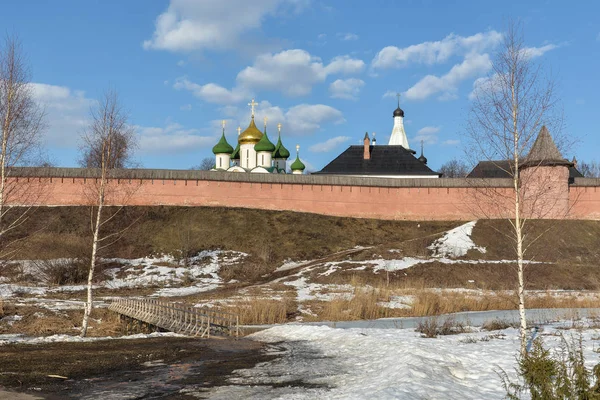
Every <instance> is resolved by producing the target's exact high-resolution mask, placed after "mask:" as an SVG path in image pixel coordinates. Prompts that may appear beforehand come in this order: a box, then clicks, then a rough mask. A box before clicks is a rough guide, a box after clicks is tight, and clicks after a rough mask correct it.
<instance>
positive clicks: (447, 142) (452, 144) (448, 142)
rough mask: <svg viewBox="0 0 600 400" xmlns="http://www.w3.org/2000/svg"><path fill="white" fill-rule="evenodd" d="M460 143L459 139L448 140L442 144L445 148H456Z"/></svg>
mask: <svg viewBox="0 0 600 400" xmlns="http://www.w3.org/2000/svg"><path fill="white" fill-rule="evenodd" d="M459 143H460V140H458V139H448V140H444V141H443V142H442V144H443V145H444V146H456V145H457V144H459Z"/></svg>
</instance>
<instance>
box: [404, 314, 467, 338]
mask: <svg viewBox="0 0 600 400" xmlns="http://www.w3.org/2000/svg"><path fill="white" fill-rule="evenodd" d="M415 331H417V332H419V333H421V335H422V336H423V337H426V338H436V337H438V336H439V335H456V334H459V333H465V332H469V329H468V327H467V326H466V325H465V324H464V323H462V322H458V321H457V320H456V319H455V318H454V317H448V318H445V319H444V320H443V321H441V320H440V319H439V318H438V317H431V318H425V319H422V320H421V321H419V323H418V324H417V327H416V329H415Z"/></svg>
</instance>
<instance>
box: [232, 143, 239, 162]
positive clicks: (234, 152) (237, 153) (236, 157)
mask: <svg viewBox="0 0 600 400" xmlns="http://www.w3.org/2000/svg"><path fill="white" fill-rule="evenodd" d="M231 159H232V160H239V159H240V144H239V143H238V144H237V146H235V150H233V153H232V154H231Z"/></svg>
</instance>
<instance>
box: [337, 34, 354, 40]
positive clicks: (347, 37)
mask: <svg viewBox="0 0 600 400" xmlns="http://www.w3.org/2000/svg"><path fill="white" fill-rule="evenodd" d="M337 37H338V38H340V39H341V40H358V35H357V34H355V33H350V32H348V33H338V34H337Z"/></svg>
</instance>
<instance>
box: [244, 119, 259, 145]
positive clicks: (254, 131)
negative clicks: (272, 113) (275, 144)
mask: <svg viewBox="0 0 600 400" xmlns="http://www.w3.org/2000/svg"><path fill="white" fill-rule="evenodd" d="M262 136H263V133H262V132H261V131H260V130H259V129H258V128H257V127H256V124H255V123H254V116H252V119H251V120H250V125H248V127H247V128H246V130H245V131H244V132H242V133H241V134H240V136H239V137H238V142H239V143H240V144H256V143H258V142H259V141H260V139H261V138H262Z"/></svg>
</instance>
